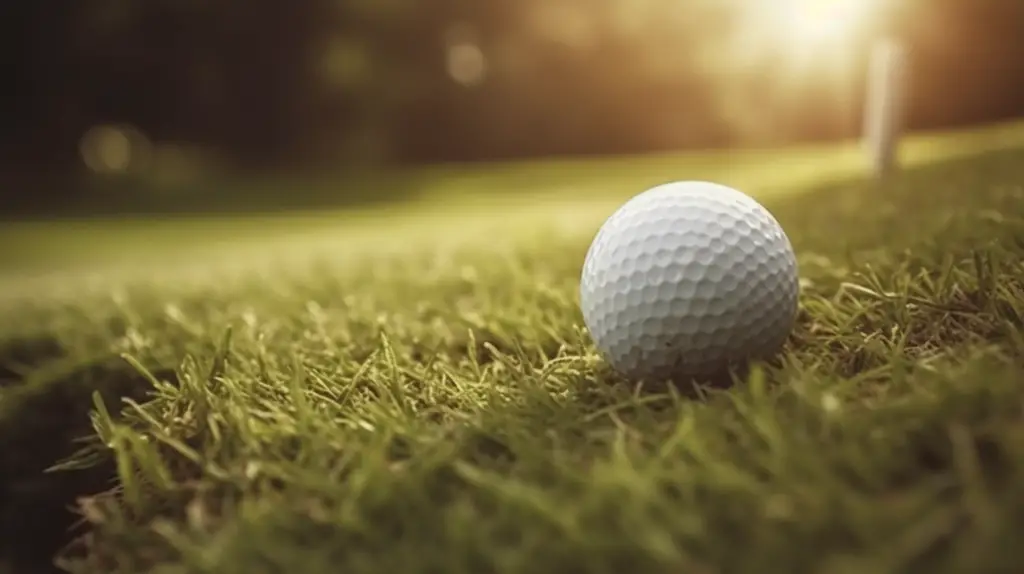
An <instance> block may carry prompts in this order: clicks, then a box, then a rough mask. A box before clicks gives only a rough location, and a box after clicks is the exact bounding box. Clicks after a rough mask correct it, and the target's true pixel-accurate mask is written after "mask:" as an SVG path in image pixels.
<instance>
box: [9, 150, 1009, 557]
mask: <svg viewBox="0 0 1024 574" xmlns="http://www.w3.org/2000/svg"><path fill="white" fill-rule="evenodd" d="M950 141H952V142H955V141H956V140H955V139H952V140H949V141H947V144H946V145H947V146H950V148H955V145H953V144H950V143H949V142H950ZM965 141H966V139H965ZM964 145H965V146H966V145H967V144H966V143H965V144H964ZM980 147H984V146H980ZM992 147H999V146H992ZM939 155H941V154H939ZM937 157H938V155H937ZM940 159H941V158H940ZM769 163H770V162H769ZM599 165H600V164H597V163H593V164H591V166H592V167H593V169H595V170H596V169H599V168H598V167H596V166H599ZM744 165H745V166H746V167H743V166H738V167H737V170H740V171H742V170H748V171H746V172H744V173H749V174H756V173H773V174H775V176H776V179H774V180H773V183H772V185H771V186H767V185H766V186H764V188H759V187H758V186H757V185H756V180H757V179H758V178H755V177H753V176H750V179H749V181H748V183H750V185H748V186H746V187H745V188H746V189H748V190H750V191H752V192H754V193H755V195H758V196H759V197H760V198H762V199H763V201H764V203H765V204H766V205H767V206H768V207H769V208H770V209H771V210H772V211H773V212H774V213H775V214H776V216H777V217H778V218H779V220H780V221H781V223H782V224H783V226H784V227H785V228H786V230H787V232H788V234H789V235H790V237H791V239H792V240H793V243H794V246H795V248H796V250H797V253H798V257H799V261H800V269H801V277H802V283H803V291H802V295H801V313H800V316H799V321H798V325H797V327H796V330H795V332H794V333H793V336H792V338H791V340H790V342H789V343H788V345H787V347H786V349H785V352H784V353H783V355H782V356H781V357H780V358H779V360H778V361H777V362H774V363H772V364H768V365H759V366H758V368H755V369H754V370H753V371H752V372H751V373H750V375H749V376H748V377H747V378H746V379H744V380H738V381H736V382H735V384H734V385H733V386H732V387H731V388H728V389H712V388H703V387H694V386H693V385H692V384H690V383H689V382H685V381H680V382H678V384H677V385H676V386H672V385H668V386H666V385H663V384H657V383H658V382H632V381H625V380H622V379H621V378H619V377H617V376H616V375H615V374H614V373H612V372H610V371H609V369H608V368H607V366H606V365H605V364H604V362H603V361H602V360H601V359H600V357H598V356H597V355H596V354H595V351H594V348H593V346H592V343H591V341H590V340H589V338H588V335H587V333H586V332H585V329H584V328H583V327H582V319H581V317H580V315H579V311H578V308H577V289H578V279H579V270H580V267H581V265H582V260H583V255H584V253H585V251H586V248H587V246H588V244H589V241H590V239H591V238H592V236H593V233H594V231H595V230H596V229H597V226H598V225H600V223H601V221H602V220H603V218H604V217H606V216H607V215H608V214H609V213H610V212H611V210H613V209H614V208H615V206H616V205H617V204H618V203H620V202H621V201H622V200H623V199H624V198H625V197H626V196H628V195H629V194H630V193H632V192H636V191H639V187H638V188H636V189H632V190H627V189H626V187H627V186H625V185H624V183H625V181H626V180H625V179H622V180H621V181H620V183H621V184H622V187H623V189H622V190H621V192H620V193H618V195H616V193H615V192H613V191H606V192H605V193H602V194H589V193H588V191H587V189H585V188H584V189H576V190H574V189H567V190H565V191H564V192H563V193H561V194H559V195H558V197H557V198H549V199H545V200H541V199H537V200H536V201H535V202H534V203H532V204H531V203H530V202H523V201H518V202H515V201H506V202H495V203H492V204H487V202H479V203H478V204H476V207H475V208H472V209H471V208H468V207H467V208H465V209H464V210H460V209H454V207H453V209H452V211H450V212H447V213H446V211H445V207H446V206H444V205H440V206H434V207H427V206H423V207H409V208H407V209H405V211H404V212H402V213H398V211H391V212H382V213H383V214H382V215H379V216H378V217H376V218H374V217H373V216H372V215H369V214H364V215H363V216H360V217H361V219H359V218H355V219H353V218H346V217H344V216H337V219H336V220H333V224H332V223H331V220H330V218H329V217H328V216H326V215H325V216H323V217H321V218H318V219H317V221H318V222H319V223H318V224H317V225H316V226H313V225H309V226H305V225H302V224H299V225H297V226H293V227H288V229H289V230H290V231H288V232H287V233H286V232H285V231H283V230H281V229H278V230H276V231H275V232H274V233H273V234H272V236H270V237H266V238H262V239H258V240H257V239H255V238H254V237H256V235H255V234H254V235H251V236H246V237H245V239H244V240H240V242H239V243H237V244H231V245H228V244H223V245H221V249H219V250H217V251H216V253H214V252H213V251H209V250H205V249H204V247H206V245H205V242H204V241H203V236H202V234H197V236H196V237H193V238H191V240H189V237H188V234H187V233H182V234H180V235H178V236H176V237H177V239H175V240H174V241H170V242H169V243H175V244H177V245H176V246H175V247H176V250H172V249H171V246H168V245H163V246H162V247H161V249H160V250H159V251H158V252H154V253H155V254H154V255H153V256H152V257H149V258H146V257H145V250H142V249H139V248H138V245H139V244H140V243H142V242H144V238H145V237H146V234H145V230H135V231H133V232H132V233H128V232H125V233H124V234H123V235H122V236H121V237H122V242H123V243H126V244H134V245H135V247H128V248H127V249H126V250H125V251H124V252H123V253H127V254H130V255H131V256H130V257H129V255H123V256H122V257H120V259H119V258H118V253H121V252H119V251H118V250H117V249H112V248H111V247H110V246H111V245H115V244H116V243H117V242H116V241H113V240H111V239H106V240H104V242H103V245H105V246H106V247H104V248H103V249H105V250H107V255H105V256H104V257H98V258H97V259H96V260H89V264H88V265H84V266H83V267H82V268H80V269H75V270H71V269H70V268H69V269H67V270H66V271H61V270H56V271H48V272H45V273H44V272H41V271H39V269H38V267H32V268H31V269H32V272H31V274H29V271H24V272H23V273H22V274H19V273H18V272H15V271H11V272H9V273H8V274H7V276H6V277H5V278H4V284H3V286H4V291H3V293H4V295H3V299H0V305H2V316H3V318H4V323H3V324H2V325H0V369H2V370H0V529H2V530H0V557H5V558H6V560H7V565H8V566H9V567H10V568H12V569H14V568H16V567H17V568H18V571H24V570H23V568H24V567H25V566H24V564H25V563H27V562H28V561H30V560H33V559H35V560H39V559H42V560H46V559H49V557H50V555H51V554H52V553H56V552H57V549H58V548H57V545H58V544H60V543H62V542H66V541H67V539H68V538H69V534H68V532H67V528H68V527H69V525H70V521H71V518H69V514H68V513H67V512H65V509H64V507H65V506H66V505H69V504H71V503H72V502H74V497H76V496H80V497H82V498H81V499H79V501H78V504H77V506H76V508H77V512H78V513H79V515H80V518H81V520H80V522H79V523H78V524H77V525H76V526H75V528H74V530H73V531H72V533H73V534H75V535H77V536H78V539H77V541H76V542H75V543H73V544H71V545H70V546H68V547H67V548H65V549H64V550H63V551H62V552H61V559H60V560H61V564H62V565H63V567H65V568H66V569H68V570H69V571H72V572H112V573H122V572H123V573H137V572H143V571H146V572H159V573H162V574H179V573H181V574H184V573H217V574H232V573H238V574H252V573H254V572H263V573H271V572H282V573H285V572H287V573H297V572H302V573H303V574H317V573H321V572H322V573H328V572H330V573H336V572H346V573H350V574H358V573H385V572H387V573H393V572H403V573H446V574H457V573H467V574H470V573H471V574H483V573H487V572H494V573H503V574H505V573H507V574H511V573H530V574H539V573H543V572H551V573H567V572H580V573H583V572H586V573H605V572H607V573H609V574H611V573H621V572H625V571H635V572H644V573H648V574H658V573H666V574H668V573H672V574H678V573H680V572H692V573H700V574H715V573H727V572H765V571H778V572H794V573H796V572H808V573H811V572H813V573H821V574H825V573H827V574H845V573H850V574H859V573H863V572H871V573H873V574H884V573H889V572H919V571H920V572H930V573H942V572H974V573H983V572H1016V571H1021V570H1022V569H1024V555H1022V554H1021V553H1020V551H1019V550H1020V548H1019V544H1020V542H1019V541H1020V539H1021V537H1022V536H1024V387H1022V384H1024V335H1022V330H1024V263H1022V261H1024V151H1022V150H1020V149H1012V148H1011V149H1002V150H996V151H988V152H986V153H983V154H980V155H977V156H974V157H960V158H954V159H949V158H948V157H947V158H945V159H944V161H937V162H922V163H921V165H920V166H919V167H916V168H914V169H911V170H908V171H906V172H905V173H903V174H901V175H899V176H898V177H895V178H893V179H891V180H888V181H885V182H879V183H875V182H865V181H859V180H856V179H853V180H849V181H846V182H845V183H844V182H842V181H839V182H833V183H829V184H822V185H814V186H812V187H811V188H808V187H807V185H808V181H807V180H800V178H795V179H794V182H793V184H792V185H790V186H787V185H785V182H786V179H785V173H786V168H785V167H783V168H781V169H780V168H779V167H778V166H776V168H775V170H774V171H772V170H771V169H770V165H764V164H757V163H756V162H755V163H749V164H744ZM812 167H816V168H818V169H820V170H821V173H825V174H828V173H831V174H832V175H833V176H840V177H841V176H843V175H844V172H843V169H834V170H833V171H829V170H830V169H832V167H833V166H831V165H829V164H826V163H822V164H821V165H819V166H812ZM812 167H807V166H805V167H804V168H803V171H801V173H804V174H809V173H812V172H814V171H815V170H814V169H812ZM552 169H553V168H552ZM758 170H760V171H758ZM553 171H554V172H556V173H560V172H558V170H554V169H553ZM708 173H709V174H710V172H708ZM721 174H722V177H721V178H719V179H721V180H725V181H729V177H728V172H727V171H722V172H721ZM711 175H713V174H711ZM552 177H553V176H552ZM691 177H692V175H691V173H689V172H687V170H686V169H680V171H679V173H678V174H677V175H676V176H675V177H674V178H673V179H688V178H691ZM555 179H557V178H555ZM739 179H742V178H739ZM825 179H827V178H825ZM640 181H643V180H642V178H640V179H637V182H640ZM733 182H734V183H736V181H733ZM644 183H647V182H646V181H645V182H644ZM817 183H821V182H817ZM558 185H563V184H562V183H559V184H558ZM773 186H774V187H773ZM769 187H773V189H774V188H778V189H776V192H769V191H768V188H769ZM781 190H784V191H787V193H778V192H777V191H781ZM495 206H500V207H501V209H500V210H496V208H495ZM300 221H301V220H300ZM286 227H287V226H286ZM39 229H42V228H39ZM53 229H54V234H56V236H57V237H62V235H60V233H61V231H59V229H58V228H57V227H54V228H53ZM268 229H269V228H268ZM34 233H38V231H34ZM64 236H65V237H70V236H71V235H70V234H69V235H64ZM25 237H28V236H27V235H26V236H25ZM111 237H115V236H111ZM81 241H82V245H74V244H68V246H67V247H68V249H69V250H72V251H71V252H72V253H81V254H82V255H81V257H83V258H84V257H86V255H87V253H88V252H89V251H90V245H89V243H88V241H87V238H86V237H83V238H82V239H81ZM97 249H99V248H97ZM74 250H77V251H74ZM172 251H173V252H174V253H176V254H177V255H176V256H175V257H171V256H170V255H169V254H170V253H171V252H172ZM12 269H14V267H12ZM26 269H27V268H26ZM79 437H85V440H76V439H78V438H79ZM58 463H60V464H58ZM55 465H56V466H57V467H58V468H57V469H54V468H52V467H54V466H55ZM47 469H49V470H47ZM44 471H45V472H44ZM3 566H4V563H3V561H0V570H2V569H3Z"/></svg>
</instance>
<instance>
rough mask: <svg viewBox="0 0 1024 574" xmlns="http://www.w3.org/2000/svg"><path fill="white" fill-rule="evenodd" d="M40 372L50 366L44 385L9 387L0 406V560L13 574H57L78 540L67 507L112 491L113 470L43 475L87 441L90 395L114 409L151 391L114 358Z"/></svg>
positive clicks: (107, 467) (32, 382) (74, 518)
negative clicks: (58, 562)
mask: <svg viewBox="0 0 1024 574" xmlns="http://www.w3.org/2000/svg"><path fill="white" fill-rule="evenodd" d="M49 347H50V346H48V345H43V346H42V347H40V348H49ZM43 356H44V357H45V356H47V354H46V353H43ZM43 366H49V365H37V366H36V367H37V369H39V370H37V371H36V372H45V373H47V374H46V375H45V377H40V378H36V379H31V380H29V381H27V382H25V383H23V384H19V385H16V386H12V387H9V388H8V390H7V391H6V392H5V394H4V396H3V401H2V402H0V556H3V557H4V560H6V561H7V563H8V564H9V565H10V567H12V568H14V571H16V572H56V571H57V570H56V569H55V567H54V566H53V565H52V560H53V557H54V555H55V554H56V553H57V551H58V550H59V549H60V548H61V547H62V546H64V545H65V544H67V543H68V542H69V541H70V540H71V539H72V538H73V537H74V534H75V533H74V525H75V523H76V521H77V518H78V517H77V515H75V514H74V513H73V512H72V510H71V508H72V506H73V505H74V504H75V502H76V500H77V499H78V498H79V497H82V496H86V495H91V494H95V493H97V492H100V491H103V490H107V489H109V488H110V487H111V486H112V479H113V477H114V476H115V471H114V468H113V464H112V462H111V463H109V464H107V463H104V464H100V465H98V466H96V467H93V468H88V469H84V470H75V471H62V472H54V473H48V472H46V469H47V468H49V467H51V466H52V465H54V464H56V463H57V462H59V461H61V460H62V459H64V458H66V457H68V456H70V455H71V454H73V452H74V451H75V450H76V446H77V441H78V439H81V438H83V437H85V436H88V435H89V434H90V433H91V430H92V429H91V421H90V417H89V412H90V405H91V403H92V394H93V392H94V391H98V392H99V393H100V394H101V395H102V396H103V397H104V400H105V401H107V402H108V403H110V402H113V403H118V402H119V401H120V399H121V397H132V398H136V399H140V400H141V399H142V398H143V397H144V395H145V394H146V393H147V391H148V388H149V384H148V382H147V381H146V380H145V379H143V378H142V377H141V376H140V375H138V374H137V373H135V371H134V370H132V369H131V367H129V366H128V365H127V364H125V363H124V362H123V361H122V360H121V359H120V357H117V356H109V355H108V356H103V357H99V358H97V359H94V360H92V361H83V362H76V363H74V364H70V365H66V366H61V367H60V368H56V369H52V370H47V371H43V370H41V369H42V367H43ZM157 374H158V375H159V376H164V377H166V376H169V375H172V373H170V372H158V373H157ZM29 376H31V375H29Z"/></svg>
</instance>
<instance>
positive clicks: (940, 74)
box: [0, 0, 1024, 172]
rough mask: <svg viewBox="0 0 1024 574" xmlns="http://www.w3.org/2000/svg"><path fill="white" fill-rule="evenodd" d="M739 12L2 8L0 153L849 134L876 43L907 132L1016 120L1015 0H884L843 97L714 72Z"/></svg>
mask: <svg viewBox="0 0 1024 574" xmlns="http://www.w3.org/2000/svg"><path fill="white" fill-rule="evenodd" d="M744 4H750V3H749V2H743V1H741V0H732V1H731V2H725V1H721V0H688V1H686V2H664V1H655V0H560V1H557V2H556V1H554V0H489V1H480V0H430V1H429V2H424V1H417V0H351V1H347V2H338V1H337V0H305V1H303V2H280V1H273V0H147V1H145V2H135V1H131V0H91V1H88V2H84V1H81V0H40V1H38V2H9V3H6V4H5V5H4V7H3V8H0V11H2V12H3V13H2V14H0V27H2V28H3V30H0V32H2V33H0V38H3V42H4V44H5V45H4V49H3V51H2V52H3V54H4V55H3V56H2V57H3V58H4V60H5V62H4V64H5V65H4V68H3V70H4V75H5V76H6V77H7V80H8V82H7V85H8V88H7V89H5V90H4V92H5V96H4V98H5V99H6V102H5V104H4V105H3V108H2V109H3V114H4V118H3V130H2V132H0V151H2V154H3V156H2V157H3V164H4V168H5V169H6V170H7V171H9V172H10V171H19V170H20V171H25V172H33V171H64V170H76V169H80V164H81V160H80V150H79V145H80V140H81V138H82V135H83V133H85V132H86V130H88V129H89V128H90V126H94V125H97V124H103V123H123V124H130V125H132V126H134V127H136V128H138V129H139V130H140V131H141V132H142V133H144V134H146V136H147V137H148V138H150V139H151V140H152V141H154V142H176V143H181V144H187V145H191V146H197V147H201V148H202V149H205V150H210V151H211V152H212V153H216V154H217V156H218V157H219V158H221V159H223V160H224V161H226V162H228V163H230V164H233V165H236V166H239V167H243V168H252V167H261V168H268V167H287V166H303V165H306V166H309V165H333V166H346V165H353V166H354V165H366V164H371V165H379V164H403V163H406V164H407V163H423V162H436V161H475V160H491V159H502V158H518V157H530V156H543V155H552V154H574V155H580V154H612V153H623V152H642V151H648V150H664V149H685V148H698V147H699V148H705V147H721V146H741V145H773V144H779V143H787V142H793V141H802V140H817V139H830V138H836V137H848V136H852V135H854V134H855V133H856V131H857V130H858V129H859V119H858V115H859V111H857V110H858V106H859V105H860V102H859V98H860V97H861V91H862V90H861V88H862V84H863V81H864V80H863V75H864V74H863V70H864V67H865V64H866V62H865V60H866V57H865V56H866V53H867V46H868V40H869V39H870V37H871V35H872V33H874V34H878V33H882V32H885V33H891V34H895V35H897V36H899V37H902V38H903V39H904V40H905V42H906V44H907V46H908V47H909V48H910V49H911V51H912V62H913V66H912V68H911V70H912V77H911V79H912V90H911V96H912V102H911V106H910V109H911V116H910V124H911V126H912V127H916V128H934V127H941V126H949V125H957V124H966V123H973V122H978V121H988V120H997V119H1000V118H1006V117H1011V116H1015V115H1018V114H1020V113H1022V112H1024V2H1020V1H1018V0H914V1H912V2H911V1H906V2H903V8H904V9H903V10H902V11H901V12H900V13H899V14H890V19H889V20H888V22H887V23H886V25H885V26H884V29H883V28H882V27H881V26H879V27H878V28H877V29H875V30H873V31H869V33H865V34H863V37H862V38H861V39H860V40H859V43H858V44H857V46H856V48H855V49H853V50H852V51H851V53H852V56H851V57H850V58H849V61H848V62H847V64H846V65H847V66H850V67H851V69H852V70H855V71H854V72H851V75H850V80H849V82H851V83H850V84H849V85H847V86H846V87H844V88H842V89H843V90H846V91H847V92H846V96H845V97H848V98H852V100H850V101H845V100H843V99H842V98H837V97H835V94H834V93H833V92H830V91H829V90H834V88H833V87H831V86H830V85H828V84H827V83H826V82H825V80H821V79H819V78H820V77H822V76H823V75H824V74H822V73H821V72H816V71H814V70H811V71H805V72H803V73H804V76H805V78H804V80H803V81H802V83H800V84H799V86H798V87H794V85H795V84H796V83H795V82H794V81H793V80H792V78H791V76H792V74H790V73H788V72H785V71H784V70H785V64H784V62H782V58H783V56H781V55H779V54H775V53H773V52H772V50H771V48H770V47H767V48H764V49H756V48H755V52H754V53H753V54H752V55H750V57H748V58H747V59H746V60H743V61H740V60H738V59H737V58H733V59H731V60H730V59H729V58H728V57H727V54H729V53H730V52H729V49H730V48H729V46H731V45H732V44H730V42H732V43H735V42H736V39H737V34H742V32H737V31H736V30H737V29H736V28H735V26H734V24H735V23H736V21H737V18H738V17H737V14H738V13H739V12H740V11H741V8H740V7H741V6H743V5H744ZM808 50H810V49H809V48H808ZM716 57H717V58H718V59H717V60H716ZM783 84H786V85H785V86H784V85H783ZM843 101H845V103H843V104H842V105H844V106H846V108H844V109H843V110H837V109H836V106H837V105H839V104H838V103H837V102H843Z"/></svg>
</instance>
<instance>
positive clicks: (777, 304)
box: [580, 181, 800, 379]
mask: <svg viewBox="0 0 1024 574" xmlns="http://www.w3.org/2000/svg"><path fill="white" fill-rule="evenodd" d="M799 290H800V284H799V277H798V275H797V263H796V256H795V254H794V253H793V247H792V245H791V244H790V242H789V238H788V237H786V234H785V232H783V230H782V227H781V226H780V225H779V223H778V221H776V220H775V218H774V217H773V216H772V214H771V213H769V212H768V210H767V209H765V208H764V207H763V206H761V205H760V204H759V203H758V202H756V201H755V200H754V199H753V198H751V197H749V196H747V195H746V194H744V193H742V192H740V191H737V190H735V189H733V188H730V187H727V186H724V185H719V184H716V183H710V182H703V181H679V182H672V183H667V184H663V185H659V186H656V187H653V188H651V189H648V190H647V191H645V192H643V193H640V194H639V195H637V196H635V197H633V198H632V199H630V200H629V201H627V202H626V203H625V204H624V205H622V206H621V207H620V208H619V209H618V210H617V211H615V212H614V213H613V214H612V215H611V216H610V217H609V218H608V219H607V220H606V221H605V222H604V224H603V225H602V226H601V228H600V230H599V231H598V232H597V235H596V236H595V237H594V241H593V243H592V244H591V246H590V249H589V250H588V252H587V256H586V259H585V261H584V263H583V274H582V277H581V280H580V307H581V309H582V311H583V319H584V322H585V323H586V326H587V329H588V330H589V331H590V334H591V337H592V338H593V340H594V344H595V345H596V346H597V348H598V350H599V351H600V352H601V354H602V355H604V357H605V358H606V359H607V360H608V362H609V363H610V364H611V366H612V367H613V368H615V369H616V370H617V371H619V372H620V373H622V374H623V375H626V376H628V377H634V378H648V379H654V378H657V379H674V378H677V377H700V376H705V375H708V376H711V375H716V374H720V373H722V372H724V371H725V370H727V369H728V368H729V367H731V366H734V365H738V364H741V363H745V362H748V361H750V360H755V359H763V358H768V357H769V356H770V355H773V354H775V353H777V352H778V351H779V350H780V349H781V347H782V346H783V344H784V343H785V341H786V339H787V338H788V336H789V333H790V331H791V330H792V328H793V323H794V321H795V319H796V311H797V297H798V295H799Z"/></svg>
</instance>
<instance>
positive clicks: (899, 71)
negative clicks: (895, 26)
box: [864, 40, 907, 177]
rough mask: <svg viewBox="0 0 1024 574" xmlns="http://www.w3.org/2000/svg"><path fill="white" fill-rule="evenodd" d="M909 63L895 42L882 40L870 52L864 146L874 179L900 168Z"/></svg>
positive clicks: (901, 47) (901, 48) (902, 50)
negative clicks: (900, 147)
mask: <svg viewBox="0 0 1024 574" xmlns="http://www.w3.org/2000/svg"><path fill="white" fill-rule="evenodd" d="M906 60H907V58H906V54H905V51H904V49H903V46H901V45H900V44H899V43H898V42H896V41H894V40H880V41H878V42H877V43H876V45H875V46H874V47H873V48H872V51H871V61H870V63H869V66H868V81H867V98H866V100H865V105H864V145H865V146H866V148H867V150H866V151H867V153H868V157H869V159H870V161H871V168H872V175H874V176H875V177H883V176H885V175H886V174H888V173H889V172H891V171H892V170H893V169H896V168H897V167H898V161H899V141H900V136H901V135H902V132H903V127H904V126H903V120H904V114H905V109H904V108H905V105H906V97H907V85H906V84H907V70H906V67H907V63H906Z"/></svg>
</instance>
